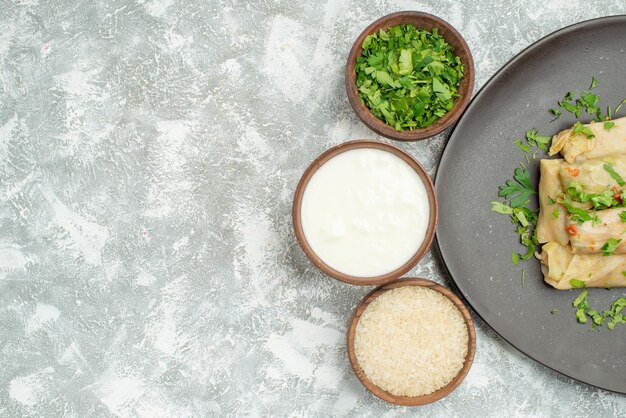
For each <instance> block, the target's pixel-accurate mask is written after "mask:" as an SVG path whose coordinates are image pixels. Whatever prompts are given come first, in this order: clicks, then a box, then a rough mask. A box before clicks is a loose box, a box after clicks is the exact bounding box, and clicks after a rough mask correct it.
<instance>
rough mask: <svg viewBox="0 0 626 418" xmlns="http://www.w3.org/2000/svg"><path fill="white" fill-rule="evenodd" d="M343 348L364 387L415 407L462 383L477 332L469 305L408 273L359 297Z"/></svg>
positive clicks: (474, 346) (438, 397) (472, 352)
mask: <svg viewBox="0 0 626 418" xmlns="http://www.w3.org/2000/svg"><path fill="white" fill-rule="evenodd" d="M347 347H348V357H349V359H350V363H351V365H352V368H353V369H354V372H355V374H356V375H357V377H358V378H359V380H360V381H361V383H362V384H363V385H364V386H365V388H366V389H368V390H369V391H370V392H372V393H373V394H374V395H376V396H378V397H379V398H381V399H383V400H385V401H387V402H391V403H394V404H398V405H404V406H417V405H425V404H428V403H431V402H435V401H437V400H439V399H442V398H443V397H445V396H447V395H448V394H450V393H451V392H452V391H453V390H454V389H456V388H457V387H458V386H459V385H460V384H461V382H462V381H463V379H464V378H465V376H466V375H467V373H468V372H469V369H470V367H471V365H472V361H473V359H474V353H475V351H476V332H475V330H474V323H473V321H472V318H471V316H470V313H469V311H468V309H467V307H466V306H465V305H464V304H463V302H461V300H460V299H459V298H458V297H457V296H456V295H455V294H454V293H452V292H451V291H450V290H449V289H446V288H445V287H443V286H440V285H438V284H437V283H435V282H432V281H430V280H426V279H416V278H406V279H400V280H396V281H394V282H391V283H388V284H385V285H382V286H379V287H377V288H375V289H374V290H372V291H371V292H370V293H368V294H367V295H366V296H365V297H364V298H363V300H362V301H361V303H359V305H358V306H357V307H356V309H355V311H354V314H353V316H352V320H351V321H350V327H349V328H348V344H347Z"/></svg>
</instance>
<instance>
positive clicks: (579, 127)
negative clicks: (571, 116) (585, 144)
mask: <svg viewBox="0 0 626 418" xmlns="http://www.w3.org/2000/svg"><path fill="white" fill-rule="evenodd" d="M572 133H574V134H584V135H587V139H591V138H593V137H595V135H594V134H593V132H592V131H591V129H589V127H587V126H585V125H583V124H581V123H580V121H577V122H576V123H575V124H574V127H573V128H572Z"/></svg>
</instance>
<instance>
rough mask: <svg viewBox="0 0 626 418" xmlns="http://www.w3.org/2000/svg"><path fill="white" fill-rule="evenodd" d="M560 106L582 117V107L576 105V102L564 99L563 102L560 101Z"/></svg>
mask: <svg viewBox="0 0 626 418" xmlns="http://www.w3.org/2000/svg"><path fill="white" fill-rule="evenodd" d="M559 106H561V108H563V109H565V110H567V111H568V112H570V113H573V114H574V115H575V116H576V117H577V118H579V117H580V107H578V106H576V105H575V104H572V103H570V102H568V101H565V100H563V101H562V102H559Z"/></svg>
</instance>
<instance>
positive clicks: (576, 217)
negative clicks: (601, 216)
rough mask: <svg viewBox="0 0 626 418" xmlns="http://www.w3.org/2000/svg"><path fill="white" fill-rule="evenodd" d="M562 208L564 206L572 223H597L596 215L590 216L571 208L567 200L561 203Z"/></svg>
mask: <svg viewBox="0 0 626 418" xmlns="http://www.w3.org/2000/svg"><path fill="white" fill-rule="evenodd" d="M563 206H565V209H567V212H568V213H569V214H570V219H571V220H572V221H574V222H578V223H579V224H581V225H582V224H583V223H585V222H587V221H592V222H599V220H598V216H597V215H595V214H594V215H593V216H591V215H590V214H589V212H587V211H586V210H584V209H580V208H577V207H575V206H572V204H571V203H570V202H568V201H567V200H565V201H563Z"/></svg>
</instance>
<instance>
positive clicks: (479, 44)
mask: <svg viewBox="0 0 626 418" xmlns="http://www.w3.org/2000/svg"><path fill="white" fill-rule="evenodd" d="M493 3H499V2H490V1H482V2H476V1H473V0H465V1H452V0H443V1H440V0H423V1H415V2H414V1H405V0H394V1H386V0H367V1H365V0H350V1H344V2H340V1H333V0H329V1H327V2H294V1H280V0H269V1H259V2H228V1H211V0H210V1H208V2H206V1H194V0H188V1H175V0H139V1H132V0H113V1H108V2H102V3H101V4H99V5H94V4H93V3H92V2H89V1H69V0H59V1H44V0H41V1H38V0H21V1H18V0H15V1H8V0H0V34H1V36H0V64H1V65H0V99H1V100H0V416H67V417H74V416H90V417H95V416H121V417H135V416H139V417H159V416H163V417H166V416H183V417H187V416H189V417H191V416H228V415H233V416H244V415H251V416H259V415H272V416H276V415H278V416H280V415H292V416H316V415H317V416H344V415H347V416H372V417H382V416H384V417H392V416H404V415H427V416H442V417H444V416H445V417H450V416H494V417H495V416H503V415H506V414H515V415H520V416H566V415H567V416H611V415H625V414H626V398H624V397H622V396H619V395H616V394H612V393H608V392H604V391H601V390H597V389H594V388H592V387H588V386H585V385H583V384H579V383H576V382H574V381H572V380H570V379H567V378H565V377H562V376H559V375H557V374H555V373H553V372H551V371H550V370H548V369H546V368H545V367H543V366H540V365H538V364H536V363H535V362H533V361H532V360H530V359H527V358H525V357H524V356H523V355H521V354H519V353H518V352H516V351H515V350H513V349H512V348H510V347H509V346H507V344H506V343H504V342H502V341H501V340H500V339H499V338H498V337H497V336H496V335H494V334H493V333H492V332H491V331H490V330H489V329H488V327H487V326H486V325H485V324H483V323H482V322H481V321H480V320H478V319H477V321H476V322H477V333H478V347H477V353H476V358H475V362H474V366H473V368H472V369H471V371H470V373H469V375H468V377H467V379H466V380H465V382H464V383H463V384H462V385H461V386H460V387H459V388H458V389H457V390H456V391H455V392H454V393H453V394H452V395H450V396H449V397H447V398H446V399H444V400H442V401H440V402H437V403H435V404H432V405H429V406H426V407H423V408H419V409H408V408H401V407H396V406H392V405H389V404H386V403H384V402H382V401H379V400H378V399H376V398H374V397H373V396H372V395H370V394H369V393H367V392H366V391H365V390H364V389H363V387H362V386H361V384H360V383H359V382H358V380H357V379H356V377H355V376H354V375H353V373H352V371H351V369H350V368H349V366H348V362H347V357H346V351H345V341H344V340H345V338H344V335H345V329H346V325H347V322H348V319H349V317H350V315H351V312H352V309H353V308H354V306H355V305H356V304H357V303H358V301H359V300H360V299H361V298H362V297H363V295H364V294H365V293H366V292H367V291H368V290H369V289H366V288H360V287H355V286H349V285H345V284H342V283H339V282H337V281H335V280H332V279H329V278H327V277H324V276H323V275H322V274H321V273H320V272H319V271H317V270H316V269H315V268H313V267H312V265H311V264H310V263H309V262H308V260H307V259H306V258H305V256H304V255H303V254H302V252H301V251H300V249H299V247H298V246H297V244H296V242H295V239H294V235H293V232H292V228H291V217H290V208H291V199H292V193H293V190H294V187H295V185H296V183H297V181H298V179H299V177H300V175H301V173H302V172H303V170H304V169H305V167H306V166H307V165H308V164H309V162H310V161H311V160H312V159H314V158H315V157H316V156H317V155H318V154H319V153H321V152H322V151H323V150H325V149H326V148H328V147H330V146H332V145H335V144H338V143H341V142H344V141H347V140H349V139H356V138H378V137H377V136H376V135H375V134H374V133H372V132H371V131H369V130H368V129H367V128H365V127H364V126H363V125H362V124H361V123H360V122H359V121H358V120H357V118H356V117H355V115H354V113H353V112H352V110H351V108H350V107H349V105H348V102H347V99H346V96H345V93H344V89H343V74H342V71H343V65H344V60H345V57H346V54H347V52H348V50H349V48H350V46H351V44H352V42H353V40H354V39H355V37H356V36H357V35H358V33H359V32H360V31H361V30H362V29H363V28H364V27H365V26H366V25H367V24H368V23H369V22H371V21H373V20H374V19H376V18H378V17H380V16H382V15H385V14H387V13H390V12H393V11H398V10H404V9H412V10H422V11H427V12H431V13H433V14H436V15H438V16H441V17H443V18H444V19H446V20H448V21H449V22H450V23H452V24H453V25H454V26H456V27H457V28H458V29H459V31H460V32H461V33H462V34H463V36H464V37H465V38H466V40H467V42H468V44H469V46H470V47H471V49H472V51H473V54H474V58H475V61H476V89H478V88H479V87H480V86H482V85H483V84H484V83H485V81H486V80H487V79H488V78H489V77H490V76H491V75H492V74H493V73H494V72H495V71H496V70H497V69H498V68H499V67H500V66H501V65H502V64H504V63H505V62H506V61H507V60H508V59H510V58H511V57H512V56H513V55H514V54H516V53H517V52H519V51H520V50H522V49H523V48H524V47H526V46H527V45H529V44H531V43H532V42H534V41H536V40H537V39H539V38H541V37H542V36H544V35H546V34H548V33H550V32H552V31H554V30H556V29H559V28H561V27H563V26H566V25H569V24H572V23H575V22H579V21H582V20H586V19H589V18H593V17H598V16H604V15H609V14H617V13H624V12H626V4H625V3H624V2H621V1H620V2H616V1H594V0H591V1H589V0H588V1H573V0H565V1H552V0H549V1H545V0H529V1H524V2H515V3H517V4H516V5H511V4H506V5H505V4H493ZM502 3H507V2H502ZM448 136H449V132H445V133H443V134H441V135H439V136H437V137H435V138H432V139H430V140H427V141H423V142H418V143H412V144H400V146H401V147H402V148H403V149H405V150H406V151H408V152H410V153H411V154H412V155H414V156H415V157H416V158H418V159H419V160H420V161H421V162H422V163H423V164H424V165H425V166H426V167H427V168H428V169H429V170H430V172H431V173H432V174H434V172H435V170H436V164H437V161H438V159H439V157H440V154H441V150H442V148H443V146H444V144H445V141H446V139H447V137H448ZM412 273H413V275H416V276H423V277H427V278H431V279H434V280H436V281H438V282H440V283H443V284H446V285H448V286H449V285H451V283H450V281H449V279H448V278H447V277H445V275H444V274H443V272H442V266H441V265H440V263H439V261H438V260H437V259H436V258H435V257H433V255H432V254H428V255H427V256H426V257H425V258H424V259H423V260H422V262H421V263H420V264H419V265H418V266H417V267H416V268H415V270H414V271H413V272H412Z"/></svg>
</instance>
